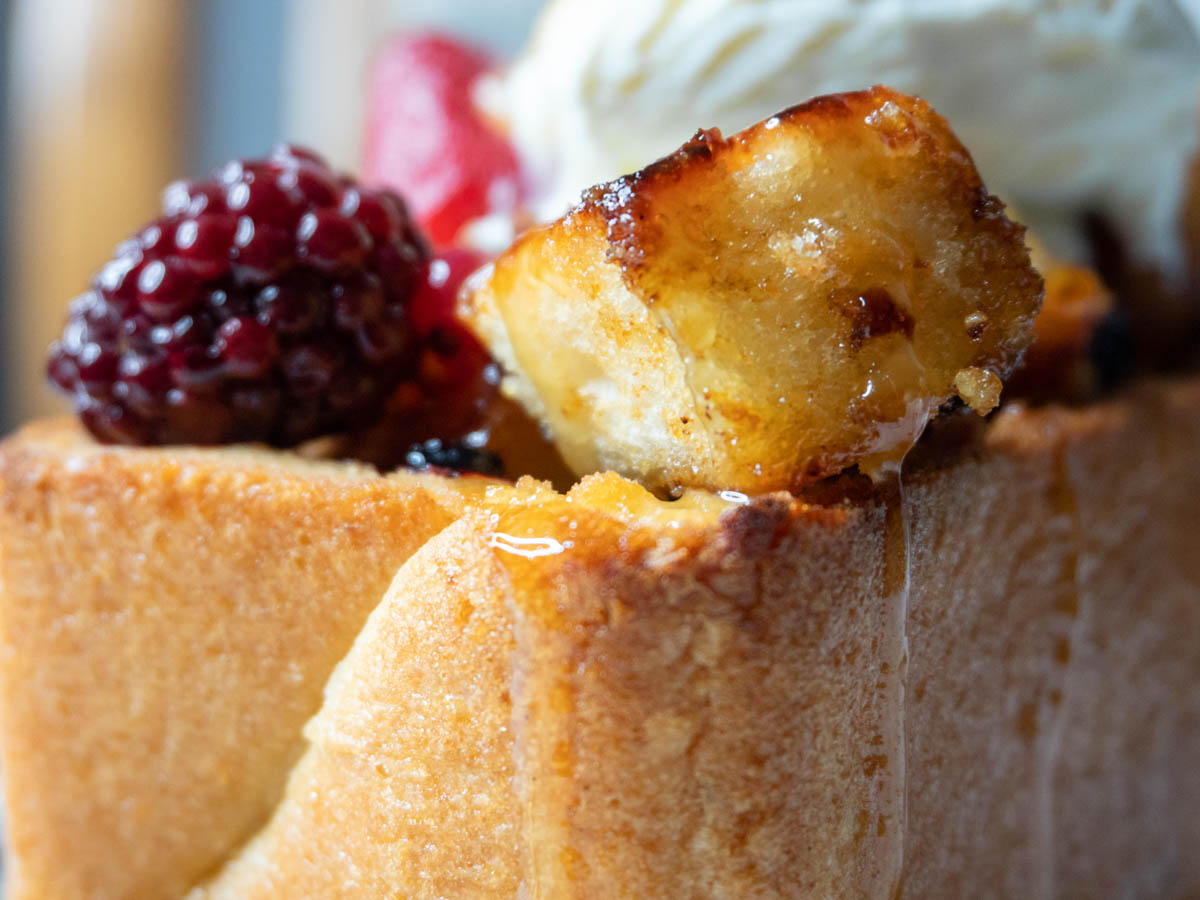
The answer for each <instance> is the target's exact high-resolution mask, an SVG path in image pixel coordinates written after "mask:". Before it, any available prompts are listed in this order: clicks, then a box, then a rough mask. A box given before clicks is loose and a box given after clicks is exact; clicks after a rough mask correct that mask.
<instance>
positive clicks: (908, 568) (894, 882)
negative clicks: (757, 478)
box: [878, 460, 912, 900]
mask: <svg viewBox="0 0 1200 900" xmlns="http://www.w3.org/2000/svg"><path fill="white" fill-rule="evenodd" d="M881 487H882V491H881V493H882V495H883V497H884V498H885V502H886V504H887V514H886V520H885V525H884V547H883V555H884V559H883V562H884V567H883V568H884V571H883V579H884V595H885V597H886V602H887V603H888V604H889V613H890V617H891V627H890V629H889V631H888V640H887V642H886V643H885V644H884V646H883V647H882V648H881V650H882V653H883V654H884V657H885V659H886V662H885V665H889V667H890V669H891V671H892V673H893V674H892V676H891V679H890V684H889V695H888V697H887V698H886V699H887V702H888V704H889V706H890V708H889V709H888V710H887V712H886V713H885V715H884V717H883V725H884V727H885V728H886V729H887V731H886V732H885V735H884V736H885V739H886V740H887V742H888V744H889V745H890V749H891V757H892V759H893V761H894V762H893V765H892V772H891V777H890V779H889V781H888V782H887V783H886V784H885V785H884V786H883V789H882V790H881V795H880V796H879V797H878V803H879V806H880V813H881V815H883V816H886V817H887V820H888V821H889V822H890V823H891V827H890V828H889V830H888V834H889V836H890V837H891V840H890V841H889V844H888V846H886V847H885V848H881V849H882V850H883V851H884V859H885V863H884V866H885V867H886V868H882V870H881V871H880V872H879V876H880V878H879V882H880V884H881V886H886V888H887V895H888V896H889V897H891V898H894V900H898V898H900V897H901V896H902V894H903V883H904V863H905V859H904V851H905V835H906V833H907V831H908V775H907V771H906V745H907V741H908V735H907V731H906V727H905V724H906V719H907V709H906V706H905V692H906V690H907V684H908V605H909V590H910V587H911V584H912V552H911V550H912V534H911V529H910V517H909V516H908V515H907V512H906V510H905V494H904V462H903V460H901V462H900V464H899V465H897V466H895V467H894V468H892V469H891V471H889V472H888V473H887V474H886V476H885V478H884V480H883V481H882V483H881Z"/></svg>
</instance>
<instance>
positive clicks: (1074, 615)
mask: <svg viewBox="0 0 1200 900" xmlns="http://www.w3.org/2000/svg"><path fill="white" fill-rule="evenodd" d="M1049 494H1050V496H1049V499H1050V503H1051V507H1052V509H1053V512H1054V515H1055V516H1056V517H1059V518H1060V519H1062V520H1063V522H1064V525H1065V527H1066V529H1067V534H1066V536H1065V537H1066V540H1067V541H1069V542H1070V544H1071V546H1073V547H1074V548H1076V549H1074V550H1073V551H1072V552H1071V553H1069V554H1068V555H1067V557H1066V559H1065V561H1064V565H1063V571H1062V575H1061V581H1060V584H1059V586H1058V591H1059V593H1058V601H1057V603H1056V611H1057V612H1058V613H1060V614H1062V615H1063V616H1064V617H1065V618H1066V636H1065V638H1063V641H1064V643H1063V644H1062V646H1063V647H1065V652H1063V653H1062V655H1060V656H1058V657H1057V658H1056V663H1057V664H1059V665H1061V666H1063V667H1064V670H1063V672H1062V673H1061V680H1060V681H1059V682H1058V685H1059V687H1058V697H1057V701H1053V700H1052V704H1053V711H1052V712H1051V715H1050V721H1049V723H1048V725H1047V728H1046V737H1045V739H1044V740H1043V741H1041V743H1040V746H1039V748H1038V760H1037V774H1036V778H1037V785H1036V791H1037V809H1036V811H1035V819H1034V821H1033V822H1032V823H1031V824H1032V832H1033V835H1034V842H1035V843H1034V847H1035V852H1036V854H1037V857H1036V863H1035V865H1036V867H1037V869H1036V876H1035V877H1036V881H1035V883H1034V885H1032V887H1034V888H1035V889H1036V891H1037V893H1036V894H1035V896H1038V897H1042V898H1045V900H1053V898H1054V897H1056V896H1058V891H1057V881H1058V879H1057V872H1056V871H1055V869H1056V867H1055V857H1056V854H1055V835H1056V833H1057V828H1056V825H1055V793H1054V780H1055V770H1056V769H1057V768H1058V757H1059V750H1060V748H1061V746H1062V735H1063V728H1064V725H1065V721H1064V720H1065V709H1066V699H1067V698H1068V697H1069V696H1070V695H1071V693H1072V687H1073V683H1074V679H1073V678H1072V677H1071V676H1072V672H1073V669H1072V667H1071V666H1070V665H1069V663H1070V659H1071V657H1072V656H1073V655H1074V653H1075V652H1076V650H1077V648H1078V647H1079V646H1080V643H1081V640H1082V636H1083V629H1084V628H1085V627H1086V621H1085V617H1084V615H1083V612H1084V610H1083V609H1082V608H1081V604H1080V599H1081V598H1080V592H1079V583H1078V580H1077V568H1078V562H1079V560H1078V553H1079V550H1078V548H1079V547H1080V541H1081V523H1080V520H1079V510H1078V506H1077V503H1076V499H1075V492H1074V489H1073V488H1072V486H1071V481H1070V475H1069V473H1068V471H1067V465H1066V459H1065V448H1064V447H1062V446H1059V447H1058V448H1057V450H1056V452H1055V457H1054V476H1053V480H1052V481H1051V484H1050V490H1049Z"/></svg>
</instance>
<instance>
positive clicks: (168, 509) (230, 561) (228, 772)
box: [0, 422, 461, 900]
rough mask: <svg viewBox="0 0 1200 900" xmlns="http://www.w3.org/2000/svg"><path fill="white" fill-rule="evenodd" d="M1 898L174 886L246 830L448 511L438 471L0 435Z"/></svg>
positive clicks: (48, 431) (56, 429)
mask: <svg viewBox="0 0 1200 900" xmlns="http://www.w3.org/2000/svg"><path fill="white" fill-rule="evenodd" d="M0 483H2V485H3V488H2V491H0V522H2V525H0V529H2V530H0V535H2V537H0V581H2V583H3V609H2V610H0V640H2V641H3V648H4V655H3V661H2V665H3V678H2V679H0V721H2V722H3V730H4V740H3V756H4V760H3V764H4V778H5V799H6V803H7V807H8V815H7V817H6V819H7V823H6V834H5V841H6V844H7V848H6V849H7V851H8V857H7V862H6V864H5V877H6V878H7V879H8V884H9V892H8V896H9V897H11V898H14V900H15V898H20V897H82V896H95V897H99V896H106V897H153V896H172V895H178V894H180V893H182V892H183V891H184V890H186V889H187V887H189V886H190V885H191V884H193V883H195V881H196V880H197V879H199V878H201V877H204V876H205V875H206V874H208V873H209V872H211V871H212V870H213V869H214V868H215V867H216V866H217V865H219V864H220V863H221V862H222V861H223V860H224V858H225V857H226V856H227V855H228V854H229V853H230V852H232V850H233V849H234V848H235V847H236V846H237V845H238V844H240V843H241V842H242V841H244V840H245V839H246V838H248V837H249V836H250V835H251V834H253V832H254V831H255V830H256V829H257V828H259V827H260V826H261V825H262V824H263V822H264V821H265V820H266V818H267V816H268V815H269V813H270V811H271V809H272V807H273V806H274V804H275V802H276V800H277V798H278V793H279V791H280V789H281V787H282V784H283V779H284V778H285V776H286V773H287V770H288V769H289V768H290V767H291V765H292V763H293V762H294V761H295V760H296V759H297V758H298V757H299V755H300V753H301V751H302V749H303V746H304V743H303V739H302V737H301V735H300V729H301V727H302V726H303V724H304V722H305V721H306V720H307V719H308V717H309V716H311V715H312V714H313V713H314V712H316V710H317V708H318V706H319V705H320V698H321V691H322V689H323V687H324V685H325V681H326V679H327V677H328V675H329V673H330V671H332V669H333V667H334V665H335V664H336V663H337V662H338V660H340V659H341V658H342V657H343V656H344V655H345V653H346V651H347V650H348V649H349V647H350V644H351V642H352V641H353V640H354V637H355V635H357V634H358V632H359V630H360V629H361V627H362V623H363V621H364V620H365V619H366V617H367V614H368V613H369V612H370V611H371V610H372V609H373V608H374V607H375V605H376V604H377V603H378V601H379V598H380V597H381V596H382V595H383V592H384V590H385V589H386V587H387V585H388V583H389V581H390V580H391V578H392V576H393V575H394V573H395V571H396V568H397V567H398V566H399V565H400V564H401V563H402V562H403V561H404V560H405V559H406V558H407V557H408V556H409V555H410V554H411V553H412V552H413V551H415V550H416V549H417V548H418V547H419V546H421V544H423V543H424V542H425V541H426V540H427V539H428V538H429V537H430V536H431V535H432V534H434V533H436V532H437V531H438V530H440V529H441V528H442V527H444V526H445V525H447V524H449V523H450V522H451V521H452V520H453V519H454V518H455V517H456V516H457V515H458V513H459V509H460V508H461V501H460V500H458V498H457V496H456V494H455V493H454V492H453V491H452V490H449V489H447V487H446V486H445V485H444V483H442V482H441V481H440V480H439V479H434V478H424V477H421V476H396V477H394V478H392V479H387V480H385V479H381V478H378V477H376V476H375V475H374V474H373V473H371V472H370V470H367V469H361V468H357V467H346V466H336V465H320V464H306V463H303V462H302V461H300V460H296V459H293V458H291V457H287V456H284V455H281V454H271V453H261V454H256V453H245V452H243V453H239V452H224V451H200V450H183V449H180V450H164V451H148V450H127V449H101V448H98V447H97V446H96V445H95V444H93V443H92V442H91V441H90V440H88V439H87V438H84V437H83V436H82V435H81V434H80V432H79V429H78V428H77V427H76V426H74V425H69V424H66V423H61V422H57V423H48V424H42V425H35V426H31V427H30V428H27V429H26V430H25V431H24V432H22V434H21V436H20V437H17V438H15V439H12V440H10V441H9V442H8V443H6V444H5V445H4V447H3V451H0Z"/></svg>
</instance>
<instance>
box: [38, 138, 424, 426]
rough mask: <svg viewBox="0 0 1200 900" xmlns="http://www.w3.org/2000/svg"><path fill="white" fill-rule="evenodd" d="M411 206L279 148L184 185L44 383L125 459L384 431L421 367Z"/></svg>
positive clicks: (120, 261)
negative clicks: (179, 446)
mask: <svg viewBox="0 0 1200 900" xmlns="http://www.w3.org/2000/svg"><path fill="white" fill-rule="evenodd" d="M427 262H428V251H427V249H426V247H425V245H424V243H423V241H422V239H421V238H420V237H419V236H418V234H417V232H416V231H415V229H414V227H413V225H412V223H411V222H410V220H409V216H408V213H407V211H406V209H405V205H404V203H403V202H402V201H401V200H400V198H399V197H398V196H396V195H395V194H394V193H392V192H391V191H388V190H368V189H365V188H363V187H360V186H358V185H356V184H355V183H354V182H352V181H351V180H350V179H348V178H345V177H341V176H338V175H336V174H334V173H333V172H332V171H330V169H329V168H328V166H327V165H326V164H325V163H324V162H323V161H322V160H321V159H320V158H319V157H317V156H315V155H313V154H311V153H309V152H307V151H303V150H298V149H296V148H292V147H287V146H283V147H279V148H277V149H276V150H275V151H274V152H273V153H272V154H271V156H269V157H268V158H265V159H257V160H251V161H245V162H232V163H229V164H227V165H226V166H224V167H222V168H221V169H219V170H218V171H217V172H216V173H215V174H214V175H213V177H212V178H210V179H208V180H206V181H199V182H185V181H184V182H177V183H175V184H173V185H171V186H170V187H169V188H167V190H166V192H165V193H164V195H163V214H162V216H161V217H160V218H158V219H156V220H155V221H154V222H152V223H151V224H149V225H148V226H146V227H145V228H143V229H142V230H141V231H139V232H138V233H137V234H136V235H135V236H134V237H133V238H131V239H130V240H127V241H125V242H124V243H122V244H121V245H120V246H119V247H118V248H117V255H116V258H115V259H114V260H113V261H112V262H110V263H108V264H107V265H106V266H104V267H103V268H102V269H101V270H100V272H99V273H98V274H97V275H96V276H95V278H94V279H93V281H92V286H91V289H90V290H89V291H87V293H85V294H84V295H83V296H82V297H80V298H79V299H77V300H76V301H75V302H74V303H73V304H72V306H71V309H70V313H69V317H68V321H67V325H66V327H65V328H64V330H63V333H62V336H61V338H60V339H59V340H58V341H56V342H55V343H54V344H53V345H52V347H51V352H50V362H49V367H48V368H49V375H50V378H51V380H52V381H53V382H54V383H55V384H56V385H57V386H58V387H60V388H61V389H63V390H64V391H66V392H68V393H70V394H71V395H72V396H73V397H74V400H75V405H76V409H77V411H78V412H79V414H80V416H81V417H82V419H83V421H84V422H85V424H86V425H87V426H88V428H89V429H90V430H91V431H92V432H93V433H94V434H95V435H96V436H97V437H98V438H100V439H101V440H105V441H114V442H122V443H140V444H162V443H183V442H190V443H223V442H234V441H263V442H266V443H270V444H274V445H279V446H288V445H293V444H296V443H298V442H300V441H303V440H305V439H308V438H311V437H314V436H317V435H321V434H327V433H332V432H336V431H342V430H346V429H351V428H357V427H362V426H364V425H368V424H370V423H371V422H373V421H375V420H376V419H378V417H379V416H380V414H381V413H382V412H383V409H384V406H385V402H386V401H387V400H388V398H389V397H390V396H391V395H392V393H393V391H394V390H395V389H396V387H397V385H399V384H400V383H401V382H402V381H404V380H405V379H406V378H413V377H415V361H416V360H417V359H418V358H419V356H420V353H419V352H418V351H417V349H416V341H417V338H416V336H415V333H414V326H413V323H412V321H411V318H412V316H413V311H412V304H413V299H414V296H415V295H416V293H417V288H418V285H419V284H420V283H421V282H422V281H423V280H424V278H425V272H426V268H427Z"/></svg>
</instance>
